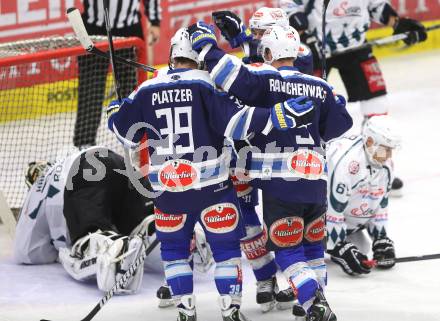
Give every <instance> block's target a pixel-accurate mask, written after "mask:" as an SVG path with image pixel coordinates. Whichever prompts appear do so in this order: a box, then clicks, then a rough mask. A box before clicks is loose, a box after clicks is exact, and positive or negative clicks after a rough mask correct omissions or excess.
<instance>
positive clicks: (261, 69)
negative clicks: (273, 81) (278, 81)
mask: <svg viewBox="0 0 440 321" xmlns="http://www.w3.org/2000/svg"><path fill="white" fill-rule="evenodd" d="M243 65H244V64H243ZM244 66H245V67H246V68H247V69H248V70H249V71H250V72H253V73H257V74H260V73H261V74H265V73H276V74H278V73H279V71H278V70H277V69H276V68H274V67H272V66H271V65H268V64H265V63H262V62H255V63H252V64H248V65H244Z"/></svg>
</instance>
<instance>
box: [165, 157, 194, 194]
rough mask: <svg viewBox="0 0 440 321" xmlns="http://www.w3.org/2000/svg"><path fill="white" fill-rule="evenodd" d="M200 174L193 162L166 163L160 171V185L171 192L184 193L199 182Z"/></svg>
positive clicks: (171, 161) (175, 161)
mask: <svg viewBox="0 0 440 321" xmlns="http://www.w3.org/2000/svg"><path fill="white" fill-rule="evenodd" d="M199 177H200V175H199V172H198V170H197V169H196V167H195V166H194V165H193V164H192V162H190V161H188V160H185V159H173V160H169V161H167V162H165V163H164V164H163V166H162V168H161V169H160V170H159V183H160V184H161V185H162V186H163V187H164V188H165V190H166V191H169V192H183V191H186V190H189V189H191V188H192V187H193V186H194V184H196V183H197V182H198V181H199Z"/></svg>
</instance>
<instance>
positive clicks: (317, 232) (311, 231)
mask: <svg viewBox="0 0 440 321" xmlns="http://www.w3.org/2000/svg"><path fill="white" fill-rule="evenodd" d="M304 235H305V238H306V240H308V241H310V242H317V241H321V240H322V239H323V238H324V236H325V220H324V215H321V216H320V217H318V218H317V219H315V220H314V221H312V223H310V224H308V225H307V226H306V232H305V233H304Z"/></svg>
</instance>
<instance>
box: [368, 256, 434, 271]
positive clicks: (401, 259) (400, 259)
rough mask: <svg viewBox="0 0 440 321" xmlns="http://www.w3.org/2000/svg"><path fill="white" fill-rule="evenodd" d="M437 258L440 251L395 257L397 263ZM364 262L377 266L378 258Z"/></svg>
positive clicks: (372, 266) (371, 266)
mask: <svg viewBox="0 0 440 321" xmlns="http://www.w3.org/2000/svg"><path fill="white" fill-rule="evenodd" d="M435 259H440V253H438V254H426V255H416V256H404V257H398V258H396V259H395V262H396V263H405V262H417V261H426V260H435ZM362 263H364V264H365V265H367V266H369V267H370V268H375V267H377V260H375V259H371V260H364V261H362Z"/></svg>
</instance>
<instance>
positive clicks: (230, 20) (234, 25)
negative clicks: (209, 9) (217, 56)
mask: <svg viewBox="0 0 440 321" xmlns="http://www.w3.org/2000/svg"><path fill="white" fill-rule="evenodd" d="M212 19H213V20H214V22H215V24H216V26H217V27H218V28H219V29H220V32H221V34H222V36H223V37H225V39H226V40H227V41H228V42H229V44H230V45H231V47H232V48H237V47H239V46H241V45H242V44H243V43H245V42H249V41H251V40H252V34H251V31H250V29H249V28H247V27H246V26H245V25H244V24H243V22H242V21H241V19H240V17H239V16H237V15H236V14H235V13H233V12H232V11H227V10H226V11H215V12H213V13H212Z"/></svg>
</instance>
